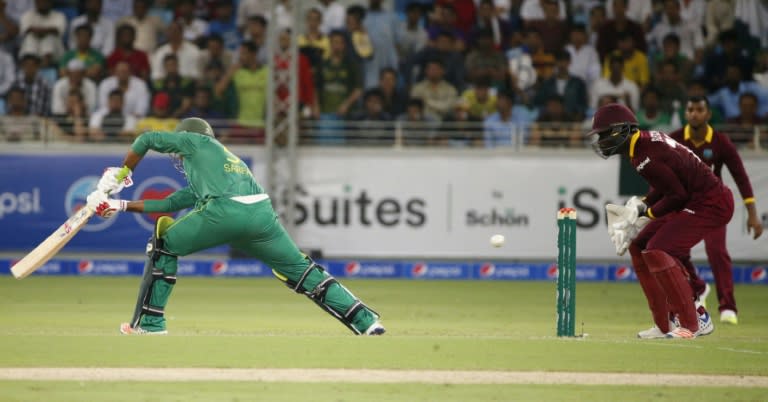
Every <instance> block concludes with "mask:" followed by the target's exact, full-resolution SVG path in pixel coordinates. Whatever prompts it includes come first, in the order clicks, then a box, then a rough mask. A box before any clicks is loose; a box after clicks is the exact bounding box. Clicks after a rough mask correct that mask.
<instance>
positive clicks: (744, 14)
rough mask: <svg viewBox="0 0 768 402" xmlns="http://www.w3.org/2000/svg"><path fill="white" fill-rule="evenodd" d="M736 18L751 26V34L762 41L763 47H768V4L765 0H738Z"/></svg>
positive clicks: (735, 10)
mask: <svg viewBox="0 0 768 402" xmlns="http://www.w3.org/2000/svg"><path fill="white" fill-rule="evenodd" d="M734 8H735V9H734V15H735V16H736V20H739V21H741V22H743V23H744V24H745V25H746V26H747V27H748V28H749V35H750V36H752V37H754V38H756V39H758V40H759V41H760V46H761V47H764V48H765V47H768V5H767V4H765V2H764V1H753V0H736V5H735V6H734Z"/></svg>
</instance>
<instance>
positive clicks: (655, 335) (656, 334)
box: [637, 321, 677, 339]
mask: <svg viewBox="0 0 768 402" xmlns="http://www.w3.org/2000/svg"><path fill="white" fill-rule="evenodd" d="M669 328H671V329H672V328H677V325H675V323H674V322H672V321H670V322H669ZM666 336H667V334H666V333H664V332H662V330H660V329H659V326H658V325H654V326H653V327H651V328H649V329H646V330H645V331H640V332H638V333H637V337H638V338H640V339H661V338H666Z"/></svg>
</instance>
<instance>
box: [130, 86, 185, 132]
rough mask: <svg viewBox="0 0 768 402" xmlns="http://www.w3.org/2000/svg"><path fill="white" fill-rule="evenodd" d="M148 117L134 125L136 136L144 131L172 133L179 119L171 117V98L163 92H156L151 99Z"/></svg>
mask: <svg viewBox="0 0 768 402" xmlns="http://www.w3.org/2000/svg"><path fill="white" fill-rule="evenodd" d="M151 109H152V110H151V112H150V115H149V116H147V117H144V118H142V119H141V120H139V121H138V123H136V134H141V133H143V132H145V131H173V130H175V129H176V125H177V124H179V119H176V118H173V117H171V97H170V96H169V95H168V94H167V93H165V92H158V93H156V94H155V96H154V98H152V108H151Z"/></svg>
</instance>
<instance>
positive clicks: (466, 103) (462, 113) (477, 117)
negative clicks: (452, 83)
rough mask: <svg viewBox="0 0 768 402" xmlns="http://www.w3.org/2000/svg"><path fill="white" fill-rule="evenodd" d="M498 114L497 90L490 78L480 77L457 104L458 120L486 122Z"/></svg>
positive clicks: (465, 91)
mask: <svg viewBox="0 0 768 402" xmlns="http://www.w3.org/2000/svg"><path fill="white" fill-rule="evenodd" d="M495 112H496V90H495V89H493V88H492V87H491V80H490V78H489V77H488V76H480V77H478V78H477V79H476V80H475V84H474V85H473V86H472V87H471V88H469V89H466V90H464V92H463V93H462V94H461V98H459V101H458V103H457V104H456V113H457V118H456V120H461V121H464V120H466V121H484V120H485V118H486V117H488V116H490V115H492V114H493V113H495Z"/></svg>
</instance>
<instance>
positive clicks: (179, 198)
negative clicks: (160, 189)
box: [144, 187, 197, 212]
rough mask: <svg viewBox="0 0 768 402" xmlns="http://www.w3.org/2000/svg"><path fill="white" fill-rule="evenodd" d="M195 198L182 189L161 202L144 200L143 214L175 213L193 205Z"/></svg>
mask: <svg viewBox="0 0 768 402" xmlns="http://www.w3.org/2000/svg"><path fill="white" fill-rule="evenodd" d="M196 201H197V197H196V196H195V193H194V192H192V189H190V188H189V187H184V188H182V189H181V190H178V191H176V192H174V193H173V194H171V195H169V196H168V197H166V198H165V199H162V200H144V212H175V211H180V210H182V209H185V208H190V207H192V206H193V205H195V202H196Z"/></svg>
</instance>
